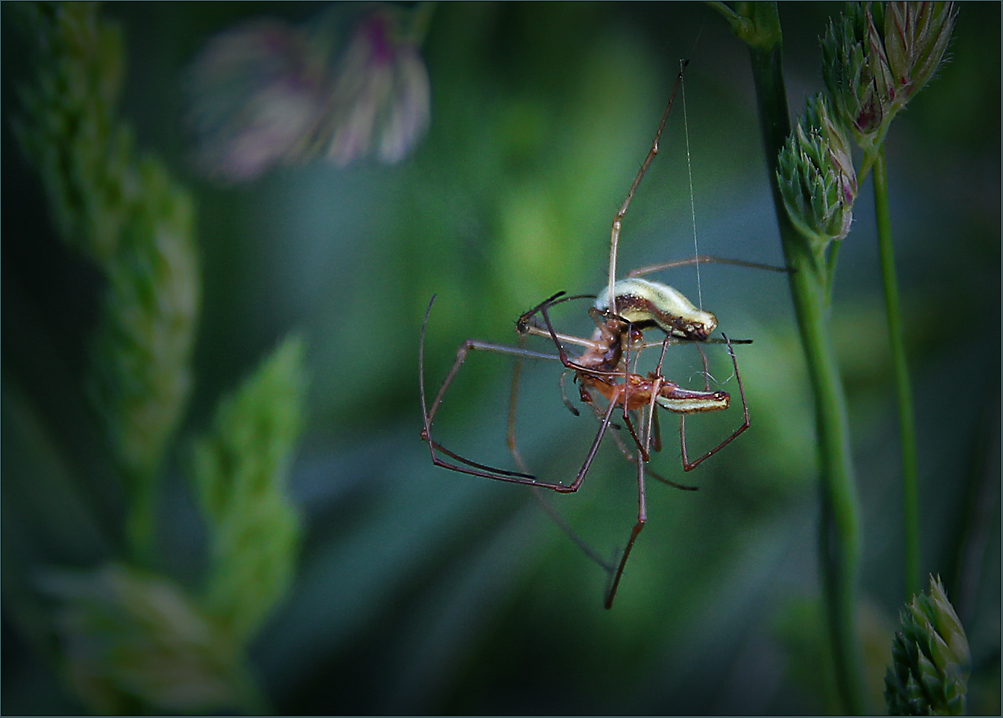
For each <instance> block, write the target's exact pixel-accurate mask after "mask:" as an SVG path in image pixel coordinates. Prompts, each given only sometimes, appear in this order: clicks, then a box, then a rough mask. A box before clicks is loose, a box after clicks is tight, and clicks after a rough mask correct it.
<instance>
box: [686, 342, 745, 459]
mask: <svg viewBox="0 0 1003 718" xmlns="http://www.w3.org/2000/svg"><path fill="white" fill-rule="evenodd" d="M722 336H723V335H722ZM724 340H725V343H726V344H727V346H728V353H729V354H731V363H732V365H733V366H734V367H735V379H736V380H737V381H738V393H739V395H740V396H741V397H742V416H743V421H742V425H741V426H739V427H738V428H737V429H735V431H733V432H732V433H731V435H730V436H728V437H727V438H726V439H725V440H724V441H722V442H721V443H720V444H718V445H717V446H715V447H714V448H713V449H711V450H710V451H708V452H707V453H706V454H704V455H703V456H701V457H700V458H699V459H697V460H695V461H690V460H689V457H688V456H687V452H686V415H685V414H680V415H679V442H680V444H681V445H682V449H683V470H684V471H692V470H693V469H694V468H696V467H697V466H698V465H699V464H701V463H702V462H703V461H704V460H706V459H709V458H710V457H711V456H713V455H714V454H716V453H717V452H719V451H720V450H721V449H723V448H724V447H726V446H727V445H728V444H730V443H731V442H732V441H734V440H735V439H736V438H737V437H738V435H739V434H741V433H742V432H743V431H745V430H746V429H748V428H749V404H748V402H746V400H745V389H744V388H743V387H742V376H741V374H739V372H738V359H736V358H735V350H734V349H733V348H732V346H731V342H730V341H729V340H728V337H726V336H725V337H724Z"/></svg>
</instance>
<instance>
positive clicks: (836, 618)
mask: <svg viewBox="0 0 1003 718" xmlns="http://www.w3.org/2000/svg"><path fill="white" fill-rule="evenodd" d="M757 6H758V7H757ZM750 10H751V12H752V13H754V14H756V13H758V14H772V15H773V17H774V18H776V15H777V10H776V5H775V4H773V3H757V4H753V5H752V7H750ZM755 22H756V23H757V24H758V25H760V26H762V25H765V24H766V23H764V22H763V21H762V20H757V21H755ZM775 22H776V37H775V39H773V40H772V41H770V42H760V43H750V44H749V50H750V54H751V61H752V70H753V77H754V80H755V85H756V97H757V104H758V107H759V118H760V128H761V132H762V135H763V146H764V149H765V152H766V158H767V166H768V168H769V176H770V186H771V188H772V191H773V201H774V207H775V210H776V216H777V223H778V225H779V230H780V237H781V243H782V246H783V251H784V257H785V259H786V262H787V266H789V267H791V268H792V269H793V272H792V273H791V274H790V287H791V296H792V299H793V302H794V309H795V313H796V317H797V322H798V329H799V332H800V336H801V343H802V347H803V348H804V354H805V361H806V364H807V367H808V373H809V378H810V382H811V387H812V392H813V395H814V399H815V424H816V433H817V439H818V444H819V470H820V478H821V485H820V490H821V505H822V511H821V518H820V527H819V531H820V541H819V544H820V562H821V565H822V575H823V583H824V589H825V598H826V610H827V615H828V623H829V634H830V639H831V643H832V649H833V662H834V665H835V672H836V676H835V677H836V685H837V690H838V692H839V696H840V699H841V701H842V704H843V708H844V709H845V710H846V711H848V712H849V713H856V714H860V713H863V712H864V710H865V708H864V697H863V687H862V683H861V677H860V673H859V666H860V660H859V649H858V647H857V637H856V633H857V632H856V618H855V609H856V584H857V564H858V559H859V552H860V551H859V542H860V519H859V514H860V510H859V505H858V500H857V492H856V485H855V481H854V472H853V464H852V460H851V450H850V431H849V419H848V416H847V408H846V398H845V394H844V392H843V385H842V380H841V378H840V374H839V366H838V363H837V361H836V356H835V351H834V349H833V346H832V341H831V339H830V336H829V330H828V323H827V308H828V290H827V279H826V269H825V268H824V267H821V266H819V264H818V262H817V260H816V258H815V256H814V254H813V253H812V251H811V248H810V246H809V245H808V242H807V241H806V240H805V239H804V238H803V237H802V236H801V234H800V233H799V232H798V231H797V229H795V227H794V226H793V225H792V224H791V222H790V220H789V219H788V216H787V212H786V209H785V208H784V203H783V198H782V196H781V192H780V187H779V184H778V182H777V157H778V154H779V152H780V149H781V147H782V146H783V144H784V142H785V140H786V139H787V137H788V135H789V134H790V129H791V127H790V116H789V114H788V109H787V91H786V87H785V83H784V76H783V69H782V61H783V51H782V44H781V41H780V33H779V19H776V20H775Z"/></svg>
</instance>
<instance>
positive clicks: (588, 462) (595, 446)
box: [557, 401, 616, 493]
mask: <svg viewBox="0 0 1003 718" xmlns="http://www.w3.org/2000/svg"><path fill="white" fill-rule="evenodd" d="M614 409H616V402H613V401H611V402H610V403H609V406H608V407H607V408H606V413H605V414H603V418H602V422H601V423H600V424H599V431H597V432H596V438H595V439H594V440H593V441H592V447H591V448H590V449H589V453H588V456H586V457H585V463H583V464H582V468H581V469H579V471H578V476H576V477H575V480H574V481H573V482H572V484H571V485H570V486H568V487H566V488H565V489H564V491H565V492H568V493H570V492H572V491H578V487H579V486H581V484H582V480H583V479H584V478H585V474H587V473H588V472H589V467H590V466H592V460H593V459H594V458H595V457H596V452H597V451H598V450H599V444H601V443H602V440H603V436H605V435H606V429H607V428H609V420H610V417H611V416H613V410H614ZM557 491H559V492H560V491H561V489H557Z"/></svg>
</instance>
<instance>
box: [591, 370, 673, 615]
mask: <svg viewBox="0 0 1003 718" xmlns="http://www.w3.org/2000/svg"><path fill="white" fill-rule="evenodd" d="M662 382H663V379H662V377H661V376H659V377H658V379H656V380H655V385H654V389H653V391H652V392H651V404H650V406H649V407H648V426H647V429H646V430H645V432H644V436H645V441H644V444H645V445H644V452H645V454H649V453H650V449H651V429H652V422H653V418H652V417H653V416H654V411H655V398H656V397H657V396H658V390H659V389H660V388H661V384H662ZM644 464H645V462H644V461H640V460H639V461H638V462H637V522H636V523H635V524H634V528H632V529H631V530H630V538H629V539H628V540H627V547H626V548H625V549H624V550H623V556H621V557H620V565H619V566H618V567H617V569H616V575H615V576H613V581H612V583H611V584H610V587H609V592H608V593H607V594H606V603H605V604H604V605H605V607H606V608H607V609H610V608H612V607H613V599H614V598H616V590H617V588H619V586H620V579H621V578H622V577H623V569H624V567H626V565H627V559H628V558H629V557H630V551H631V549H633V548H634V542H635V541H637V537H638V536H640V534H641V531H642V529H644V524H645V523H646V522H647V520H648V501H647V496H646V493H645V489H644Z"/></svg>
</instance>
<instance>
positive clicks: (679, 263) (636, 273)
mask: <svg viewBox="0 0 1003 718" xmlns="http://www.w3.org/2000/svg"><path fill="white" fill-rule="evenodd" d="M711 263H714V264H731V265H734V266H736V267H749V268H751V269H765V270H767V271H769V272H784V273H787V274H790V273H791V272H793V271H794V270H793V269H791V268H789V267H776V266H774V265H772V264H760V263H759V262H745V261H742V260H740V259H724V258H722V257H711V256H708V255H705V254H701V255H698V256H696V257H689V258H687V259H677V260H676V261H674V262H659V263H658V264H649V265H647V266H644V267H638V268H637V269H632V270H630V271H629V272H627V276H628V277H643V276H644V275H645V274H651V273H652V272H660V271H662V270H663V269H673V268H675V267H686V266H689V265H691V264H711Z"/></svg>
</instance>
